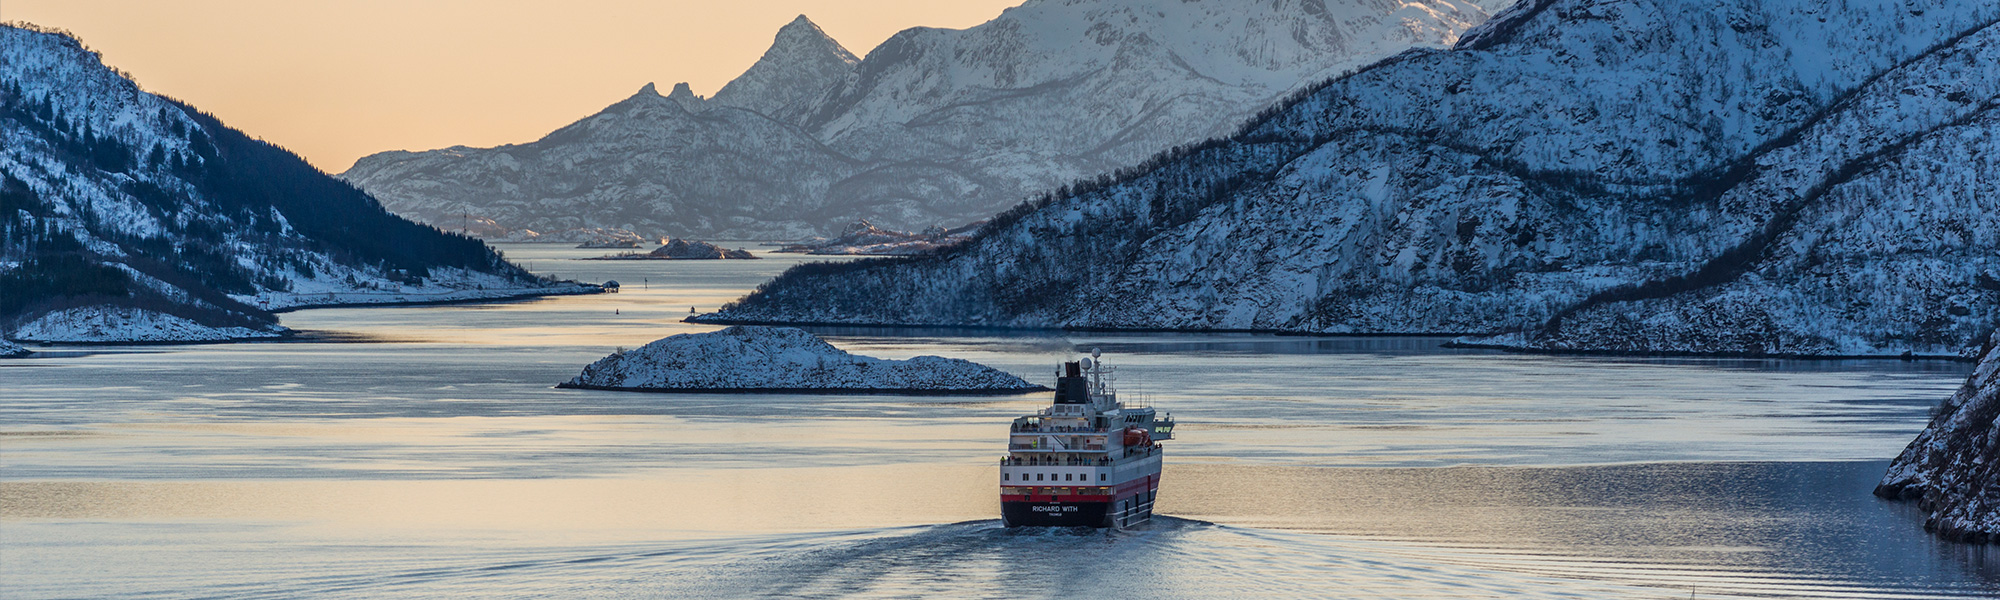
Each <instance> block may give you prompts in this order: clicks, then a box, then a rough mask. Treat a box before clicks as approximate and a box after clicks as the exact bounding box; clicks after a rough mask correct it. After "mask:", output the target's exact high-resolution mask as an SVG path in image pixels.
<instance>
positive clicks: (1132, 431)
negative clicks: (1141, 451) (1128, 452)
mask: <svg viewBox="0 0 2000 600" xmlns="http://www.w3.org/2000/svg"><path fill="white" fill-rule="evenodd" d="M1152 443H1153V434H1151V433H1147V432H1146V430H1144V429H1140V428H1137V427H1127V428H1125V445H1127V446H1145V445H1148V444H1152Z"/></svg>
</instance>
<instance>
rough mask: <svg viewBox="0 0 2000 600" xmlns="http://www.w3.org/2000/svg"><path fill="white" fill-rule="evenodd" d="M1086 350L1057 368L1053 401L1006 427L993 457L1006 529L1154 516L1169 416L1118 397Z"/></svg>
mask: <svg viewBox="0 0 2000 600" xmlns="http://www.w3.org/2000/svg"><path fill="white" fill-rule="evenodd" d="M1090 354H1091V356H1090V357H1089V358H1085V359H1083V360H1080V361H1076V362H1066V363H1063V365H1062V367H1060V369H1059V370H1058V371H1057V372H1056V394H1055V402H1054V403H1051V404H1050V405H1049V406H1048V408H1044V409H1042V410H1041V411H1039V412H1036V413H1035V414H1032V415H1028V416H1025V417H1020V418H1017V419H1014V423H1013V425H1012V426H1011V427H1010V428H1009V429H1010V430H1009V432H1008V439H1007V456H1006V458H1002V459H1000V516H1001V519H1002V521H1004V522H1005V523H1006V525H1007V526H1008V527H1023V526H1030V527H1047V526H1057V527H1129V526H1133V525H1138V524H1141V523H1145V522H1147V521H1149V520H1151V519H1152V518H1153V498H1154V496H1155V495H1157V494H1158V493H1159V491H1160V460H1161V456H1162V449H1161V446H1160V441H1161V440H1166V439H1171V438H1173V435H1174V420H1173V415H1171V414H1170V415H1167V416H1166V417H1165V418H1159V417H1157V416H1155V413H1154V412H1153V408H1152V407H1151V406H1135V405H1131V404H1126V403H1124V402H1120V401H1119V400H1118V393H1117V391H1116V390H1114V389H1113V387H1112V385H1113V383H1114V382H1115V381H1116V380H1115V378H1114V376H1113V375H1114V374H1113V372H1112V368H1111V367H1108V366H1105V365H1104V360H1103V357H1104V354H1103V353H1102V352H1100V351H1097V350H1092V351H1091V353H1090ZM1133 404H1141V403H1133Z"/></svg>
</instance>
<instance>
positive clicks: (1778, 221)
mask: <svg viewBox="0 0 2000 600" xmlns="http://www.w3.org/2000/svg"><path fill="white" fill-rule="evenodd" d="M1996 107H2000V98H1994V99H1988V100H1987V102H1986V104H1985V105H1983V106H1981V107H1980V108H1978V109H1976V110H1973V111H1972V112H1969V113H1966V114H1965V115H1962V116H1960V117H1958V118H1956V119H1952V120H1950V121H1946V122H1944V123H1939V124H1937V125H1934V126H1931V127H1929V128H1926V129H1924V130H1922V131H1918V132H1914V133H1911V134H1909V135H1906V136H1903V137H1902V138H1899V139H1897V140H1896V141H1894V142H1891V143H1889V144H1886V145H1884V146H1882V147H1881V148H1876V149H1874V150H1871V151H1869V152H1867V153H1865V154H1862V155H1860V156H1857V157H1854V158H1852V159H1849V160H1848V161H1847V162H1844V163H1842V164H1841V165H1840V166H1839V167H1837V168H1835V169H1834V170H1833V172H1832V173H1829V174H1828V175H1827V176H1826V177H1825V178H1824V179H1821V180H1820V182H1819V183H1817V184H1814V185H1813V187H1812V188H1810V189H1807V190H1806V192H1805V193H1804V194H1800V195H1799V197H1798V199H1797V200H1794V201H1792V202H1788V203H1786V204H1785V205H1783V206H1780V207H1779V208H1778V210H1777V211H1776V212H1775V213H1774V214H1773V215H1772V218H1771V220H1770V221H1768V222H1766V223H1765V224H1764V227H1763V228H1761V229H1760V230H1759V231H1758V232H1757V233H1755V234H1752V235H1751V236H1750V237H1749V238H1747V239H1745V240H1743V241H1742V242H1739V243H1738V244H1736V245H1735V246H1733V247H1731V248H1729V249H1728V250H1724V251H1722V252H1721V253H1719V254H1717V255H1716V256H1715V257H1714V258H1710V259H1709V260H1708V261H1706V262H1705V263H1703V264H1702V266H1701V267H1700V268H1697V269H1695V270H1694V272H1692V273H1688V274H1685V275H1676V276H1673V277H1669V278H1666V279H1660V280H1655V281H1652V282H1646V283H1642V284H1639V285H1629V284H1628V285H1622V286H1618V287H1614V288H1611V289H1608V290H1603V291H1599V292H1597V293H1594V294H1591V295H1590V296H1587V297H1585V298H1584V299H1583V300H1581V301H1579V302H1577V303H1576V304H1574V305H1571V306H1570V307H1568V308H1565V309H1563V310H1562V311H1559V312H1557V313H1556V314H1555V316H1552V317H1550V318H1549V320H1548V322H1546V323H1544V324H1543V326H1542V329H1541V331H1540V332H1539V333H1538V335H1540V336H1547V335H1550V334H1552V333H1554V332H1555V330H1556V329H1558V328H1560V327H1562V320H1563V319H1565V318H1567V317H1570V316H1574V315H1575V314H1577V313H1579V312H1582V311H1585V310H1589V309H1592V308H1596V307H1598V306H1603V305H1605V304H1611V303H1619V302H1636V301H1640V300H1655V299H1659V298H1666V297H1669V296H1674V295H1677V294H1681V293H1684V292H1691V291H1695V290H1700V289H1706V288H1710V287H1714V286H1717V285H1722V284H1725V283H1728V282H1730V281H1734V280H1736V279H1737V278H1740V277H1742V276H1743V274H1745V273H1748V272H1750V271H1753V270H1755V269H1756V267H1758V266H1759V265H1762V264H1763V263H1764V262H1765V261H1767V260H1769V258H1770V250H1771V244H1772V243H1773V242H1775V241H1777V239H1778V238H1779V237H1780V236H1783V235H1784V234H1786V233H1788V232H1790V231H1791V229H1792V227H1793V226H1794V225H1796V224H1797V223H1798V216H1799V213H1801V212H1804V211H1805V209H1806V208H1807V207H1810V206H1812V205H1814V204H1816V203H1818V202H1819V201H1820V200H1822V199H1824V198H1825V197H1826V195H1827V194H1829V193H1832V191H1833V189H1834V188H1836V187H1839V186H1841V185H1843V184H1846V183H1848V182H1851V181H1853V180H1854V178H1856V177H1859V176H1861V175H1863V174H1865V173H1868V172H1871V171H1873V170H1874V169H1876V168H1879V167H1880V166H1881V165H1880V163H1879V161H1881V160H1882V159H1884V158H1887V157H1890V156H1892V155H1895V154H1898V153H1901V152H1903V151H1906V150H1908V149H1909V147H1910V145H1911V144H1914V143H1916V142H1919V141H1922V140H1923V139H1925V138H1928V137H1930V136H1931V135H1933V134H1935V133H1937V132H1939V131H1942V130H1945V129H1949V128H1954V127H1962V126H1965V125H1967V124H1969V123H1971V122H1972V121H1974V120H1977V119H1979V118H1982V117H1985V116H1986V115H1987V114H1988V113H1991V112H1993V110H1994V109H1995V108H1996Z"/></svg>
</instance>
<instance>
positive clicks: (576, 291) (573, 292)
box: [268, 283, 606, 315]
mask: <svg viewBox="0 0 2000 600" xmlns="http://www.w3.org/2000/svg"><path fill="white" fill-rule="evenodd" d="M603 293H606V292H605V291H604V288H603V287H600V286H596V285H593V284H587V283H580V284H576V287H574V288H572V289H565V290H554V291H523V292H519V293H512V294H505V295H499V296H485V297H479V298H452V299H441V300H401V301H390V302H332V303H327V304H302V305H298V306H287V307H283V308H273V309H270V310H269V311H268V312H270V313H271V314H274V315H275V314H280V313H288V312H296V311H301V310H314V309H320V308H369V307H375V306H448V305H453V304H485V303H500V302H515V301H521V300H532V299H535V298H547V297H550V296H589V295H593V294H603Z"/></svg>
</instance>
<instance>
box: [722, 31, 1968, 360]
mask: <svg viewBox="0 0 2000 600" xmlns="http://www.w3.org/2000/svg"><path fill="white" fill-rule="evenodd" d="M1996 15H2000V5H1993V4H1988V3H1941V4H1939V5H1936V6H1932V7H1929V8H1927V9H1908V8H1906V7H1904V6H1902V5H1900V4H1897V5H1890V4H1852V3H1837V2H1821V1H1817V0H1785V1H1770V2H1753V1H1750V0H1732V1H1727V2H1720V3H1717V2H1706V1H1697V0H1666V1H1661V2H1652V3H1630V2H1611V1H1603V0H1555V1H1542V2H1534V3H1527V4H1522V5H1517V6H1515V7H1514V8H1511V9H1509V10H1508V11H1506V12H1503V13H1502V14H1500V15H1497V16H1495V17H1494V19H1493V20H1492V21H1490V22H1488V23H1487V24H1485V25H1482V26H1481V27H1479V28H1478V29H1476V30H1474V31H1473V32H1471V33H1468V34H1467V35H1466V38H1465V40H1464V41H1462V42H1460V43H1459V44H1458V46H1457V47H1455V48H1454V49H1453V50H1451V51H1442V52H1440V51H1423V50H1418V51H1411V52H1408V53H1405V54H1402V55H1400V56H1397V57H1395V58H1393V59H1390V60H1387V61H1384V62H1382V63H1380V64H1377V65H1374V66H1372V67H1370V68H1368V69H1365V70H1363V71H1361V72H1359V73H1356V74H1354V75H1352V76H1349V77H1345V78H1342V79H1340V80H1339V81H1336V82H1333V83H1332V84H1330V85H1327V86H1325V87H1324V88H1321V89H1319V90H1317V91H1315V92H1313V93H1311V94H1309V95H1307V96H1305V97H1303V98H1302V99H1300V100H1299V101H1297V102H1295V103H1292V104H1289V105H1288V106H1286V107H1285V108H1283V109H1282V110H1278V111H1275V112H1274V113H1272V114H1271V115H1270V116H1269V117H1268V118H1266V119H1264V120H1262V121H1260V122H1258V123H1257V124H1255V125H1254V126H1252V127H1249V128H1247V129H1246V130H1244V131H1243V132H1241V133H1239V134H1238V135H1236V136H1234V137H1231V138H1228V139H1222V140H1216V141H1213V142H1208V143H1203V144H1197V145H1193V146H1188V147H1183V148H1179V149H1176V150H1174V151H1172V152H1169V153H1167V154H1163V155H1161V156H1158V157H1156V158H1155V159H1153V160H1151V161H1149V162H1148V164H1147V165H1145V166H1144V167H1143V168H1141V169H1138V170H1136V172H1133V173H1129V174H1127V175H1126V176H1125V177H1122V178H1119V179H1117V180H1112V181H1105V182H1098V183H1093V184H1091V185H1086V186H1082V188H1081V189H1080V190H1078V191H1074V192H1073V193H1071V194H1070V195H1068V196H1063V197H1060V198H1052V199H1050V200H1049V201H1047V202H1044V203H1041V204H1042V205H1040V206H1022V207H1019V208H1018V209H1017V210H1014V211H1010V212H1009V213H1006V214H1003V215H1002V216H1001V217H1000V218H999V219H996V221H995V224H994V225H989V226H988V228H987V229H986V230H985V231H984V232H982V236H981V238H980V239H979V240H977V241H975V242H973V243H971V244H967V245H964V246H960V247H959V248H957V249H955V250H954V251H951V252H947V253H945V254H944V255H942V256H940V257H935V258H924V259H916V260H910V261H889V262H860V263H853V264H849V265H843V266H813V267H807V268H801V269H799V270H797V271H795V272H793V273H791V274H788V275H786V276H784V277H781V278H780V279H779V280H778V281H776V282H774V283H773V284H771V285H769V286H766V288H765V289H764V290H763V291H761V292H760V293H758V294H754V295H752V296H750V297H748V298H746V299H745V300H743V301H741V302H739V303H737V304H735V305H732V306H730V307H727V308H726V309H725V310H724V311H723V312H722V313H720V314H718V315H713V316H710V317H707V319H709V320H713V321H719V322H758V321H789V322H839V323H883V324H980V325H1009V326H1029V327H1048V326H1088V327H1132V328H1178V329H1263V330H1285V331H1312V332H1354V333H1392V332H1393V333H1418V332H1423V333H1453V332H1457V333H1475V332H1507V331H1517V332H1519V333H1517V334H1515V335H1512V336H1507V337H1503V338H1499V339H1493V340H1486V342H1487V343H1494V344H1501V345H1515V346H1525V347H1531V348H1542V349H1558V350H1592V351H1630V352H1701V353H1742V354H1822V355H1823V354H1874V355H1879V354H1900V353H1904V352H1911V353H1917V354H1940V355H1957V356H1964V355H1966V354H1969V353H1970V352H1971V351H1972V348H1973V347H1974V346H1976V345H1977V343H1976V340H1979V339H1982V337H1983V335H1984V334H1985V332H1986V331H1988V330H1989V329H1990V327H1991V323H1993V322H1995V320H1996V317H2000V243H1996V242H2000V210H1996V206H1995V203H1996V201H2000V200H1996V199H2000V194H1996V190H1995V188H1994V186H1995V185H1996V182H2000V178H1996V177H1995V175H1996V174H2000V168H1996V165H1995V164H1994V161H1995V160H2000V152H1994V151H1989V150H2000V146H1996V145H1995V141H1994V139H1993V137H1992V134H1993V132H1994V131H1995V129H1994V121H1993V119H1994V118H1995V113H1994V111H1993V109H1994V107H1995V100H1994V99H1995V97H1996V94H2000V68H1996V65H2000V45H1996V40H2000V28H1995V27H1994V26H1993V22H1994V19H1995V17H1996ZM1968 149H1970V150H1968ZM882 298H896V299H897V300H898V301H896V302H883V301H881V299H882Z"/></svg>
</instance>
